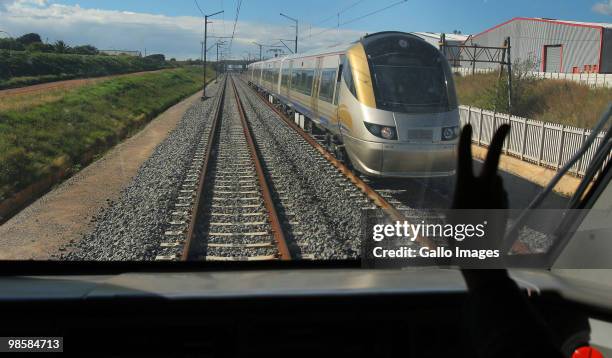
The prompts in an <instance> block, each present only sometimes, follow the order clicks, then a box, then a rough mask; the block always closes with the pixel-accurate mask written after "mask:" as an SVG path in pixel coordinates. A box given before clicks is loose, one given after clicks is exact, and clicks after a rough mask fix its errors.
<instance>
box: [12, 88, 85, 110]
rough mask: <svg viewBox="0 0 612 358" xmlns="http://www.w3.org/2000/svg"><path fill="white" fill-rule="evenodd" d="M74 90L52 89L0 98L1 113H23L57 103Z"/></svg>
mask: <svg viewBox="0 0 612 358" xmlns="http://www.w3.org/2000/svg"><path fill="white" fill-rule="evenodd" d="M71 90H73V89H65V88H58V89H51V90H46V91H37V92H32V93H21V94H16V95H11V96H0V112H4V111H11V110H16V111H21V110H25V109H28V108H31V107H34V106H39V105H41V104H45V103H49V102H53V101H57V100H59V99H61V98H62V97H64V96H65V95H66V94H67V93H68V92H70V91H71Z"/></svg>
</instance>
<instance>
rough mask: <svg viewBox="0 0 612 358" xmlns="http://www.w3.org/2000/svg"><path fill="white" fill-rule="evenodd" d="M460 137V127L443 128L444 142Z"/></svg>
mask: <svg viewBox="0 0 612 358" xmlns="http://www.w3.org/2000/svg"><path fill="white" fill-rule="evenodd" d="M458 136H459V127H458V126H453V127H443V128H442V140H453V139H455V138H457V137H458Z"/></svg>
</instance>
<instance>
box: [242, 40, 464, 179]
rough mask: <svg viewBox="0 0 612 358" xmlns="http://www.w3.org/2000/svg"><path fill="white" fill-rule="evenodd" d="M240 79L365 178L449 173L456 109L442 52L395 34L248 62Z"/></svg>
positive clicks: (452, 165) (455, 135)
mask: <svg viewBox="0 0 612 358" xmlns="http://www.w3.org/2000/svg"><path fill="white" fill-rule="evenodd" d="M246 76H247V77H248V82H249V84H250V85H251V86H254V87H256V88H257V89H258V90H259V91H262V92H264V93H266V94H267V95H268V98H269V99H270V100H271V101H272V102H274V103H276V104H277V105H280V106H281V107H282V108H283V110H285V111H286V112H287V113H288V114H290V115H293V116H294V118H295V120H296V123H299V125H300V126H301V127H302V128H304V129H305V130H306V131H308V132H311V133H313V134H318V135H321V136H325V137H324V138H325V143H326V144H327V145H328V146H329V147H330V148H331V149H332V150H333V151H334V153H335V155H336V156H337V157H338V158H339V159H341V160H344V161H346V162H348V163H350V164H351V165H352V166H353V168H354V169H356V170H357V171H359V172H361V173H363V174H365V175H367V176H372V177H449V176H452V175H453V174H454V172H455V165H456V163H455V151H456V144H457V140H458V135H459V112H458V108H457V99H456V95H455V86H454V82H453V77H452V73H451V70H450V66H449V64H448V62H447V61H446V59H445V57H444V56H443V55H442V53H441V52H440V51H439V50H438V49H437V48H435V47H434V46H432V45H430V44H429V43H427V42H426V41H424V40H422V39H421V38H419V37H417V36H415V35H411V34H408V33H403V32H379V33H375V34H371V35H367V36H365V37H363V38H361V39H360V40H359V41H356V42H353V43H351V44H347V45H340V46H336V47H332V48H328V49H323V50H319V51H311V52H308V53H302V54H297V55H295V54H294V55H290V56H286V57H280V58H273V59H270V60H266V61H260V62H255V63H252V64H250V65H249V66H248V71H247V73H246Z"/></svg>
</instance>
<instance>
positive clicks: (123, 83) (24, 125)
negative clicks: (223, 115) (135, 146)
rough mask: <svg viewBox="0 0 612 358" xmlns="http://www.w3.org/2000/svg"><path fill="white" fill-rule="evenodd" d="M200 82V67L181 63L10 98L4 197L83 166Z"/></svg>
mask: <svg viewBox="0 0 612 358" xmlns="http://www.w3.org/2000/svg"><path fill="white" fill-rule="evenodd" d="M210 73H212V71H211V72H210ZM201 86H202V77H201V69H200V68H177V69H168V70H165V71H161V72H154V73H147V74H140V75H130V76H125V77H120V78H112V79H108V80H105V81H100V82H98V83H94V84H89V85H84V86H81V87H78V88H72V89H69V90H64V91H59V92H58V93H54V92H53V91H51V92H50V93H49V94H48V95H43V96H42V97H40V98H34V99H31V98H29V97H31V95H30V94H23V95H18V96H14V97H11V98H10V101H6V103H4V104H3V105H2V108H0V202H1V201H2V200H4V199H6V198H8V197H9V196H11V195H12V194H14V193H16V192H19V191H20V190H22V189H24V188H26V187H28V186H29V185H31V184H33V183H36V182H37V181H39V180H41V179H43V178H46V177H49V175H54V173H57V171H59V170H64V171H65V168H67V167H68V168H71V169H69V171H72V172H75V171H78V170H79V169H80V167H81V166H83V165H86V164H88V162H90V161H91V160H92V159H93V157H94V156H96V155H99V154H100V153H103V152H104V151H105V150H106V149H108V148H110V147H111V146H112V145H114V144H116V143H117V142H119V141H120V140H121V139H123V138H125V137H126V136H129V135H130V134H132V133H133V132H135V131H136V130H137V129H138V128H140V127H141V126H142V125H143V124H145V123H147V122H148V121H149V120H150V119H152V118H154V117H155V116H156V115H158V114H159V113H161V112H163V111H164V110H165V109H167V108H168V107H170V106H172V105H173V104H175V103H177V102H178V101H180V100H181V99H183V98H185V97H187V96H189V95H191V94H193V93H195V92H196V91H197V90H198V89H199V88H201ZM21 97H23V98H21ZM2 102H4V101H2ZM11 103H12V104H11ZM62 168H63V169H62ZM68 174H70V173H68Z"/></svg>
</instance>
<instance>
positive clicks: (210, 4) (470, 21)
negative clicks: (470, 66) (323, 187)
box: [56, 0, 612, 33]
mask: <svg viewBox="0 0 612 358" xmlns="http://www.w3.org/2000/svg"><path fill="white" fill-rule="evenodd" d="M56 2H58V3H63V4H71V5H76V4H80V5H81V6H82V7H94V8H101V9H109V10H125V11H134V12H146V13H154V14H164V15H169V16H190V15H192V16H198V15H199V14H200V12H199V11H198V10H197V8H196V6H195V5H194V2H193V0H175V1H168V0H129V1H126V0H81V1H77V0H68V1H66V0H63V1H56ZM198 2H199V4H200V7H202V9H203V10H204V11H205V12H208V13H212V12H216V11H218V10H225V14H223V15H222V16H223V17H225V19H226V20H228V19H233V18H234V16H235V6H236V1H232V0H199V1H198ZM394 2H395V1H393V0H378V1H376V0H369V1H368V0H365V1H362V2H358V1H356V0H339V1H330V0H309V1H289V0H244V1H243V2H242V7H241V11H240V19H242V20H248V21H256V22H260V23H263V24H283V23H289V22H288V20H285V19H284V18H282V17H281V16H279V12H284V13H286V14H288V15H290V16H292V17H294V18H298V20H301V22H303V23H304V24H308V23H318V22H320V21H321V20H325V19H326V18H329V17H330V16H331V15H333V14H336V13H337V12H338V10H340V9H344V8H346V7H348V6H350V5H352V4H355V3H358V4H357V5H355V6H354V7H353V8H352V9H350V10H349V11H347V12H345V13H344V14H342V15H341V21H344V20H342V19H345V20H350V19H352V18H356V17H358V16H360V15H363V14H367V13H369V12H371V11H373V10H377V9H379V8H382V7H384V6H385V5H387V4H392V3H394ZM605 2H606V1H588V0H512V1H511V0H463V1H462V0H408V1H407V2H406V3H405V4H402V5H398V6H397V7H395V8H393V9H389V10H388V11H383V12H381V13H379V14H376V15H373V16H370V17H369V18H366V19H363V20H362V21H357V22H355V23H353V24H351V25H347V27H348V28H353V29H358V30H370V29H372V30H380V29H385V28H389V29H394V30H408V31H432V32H442V31H452V30H454V29H461V30H462V31H463V32H464V33H477V32H480V31H482V30H484V29H486V28H488V27H491V26H494V25H496V24H498V23H500V22H503V21H506V20H507V19H509V18H512V17H516V16H525V17H549V18H558V19H565V20H577V21H590V22H612V17H611V16H609V15H604V14H601V13H597V12H595V11H593V10H592V8H593V6H594V5H595V4H596V3H605ZM335 24H336V20H335V19H331V20H329V21H327V22H323V23H321V25H326V26H334V25H335Z"/></svg>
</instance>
